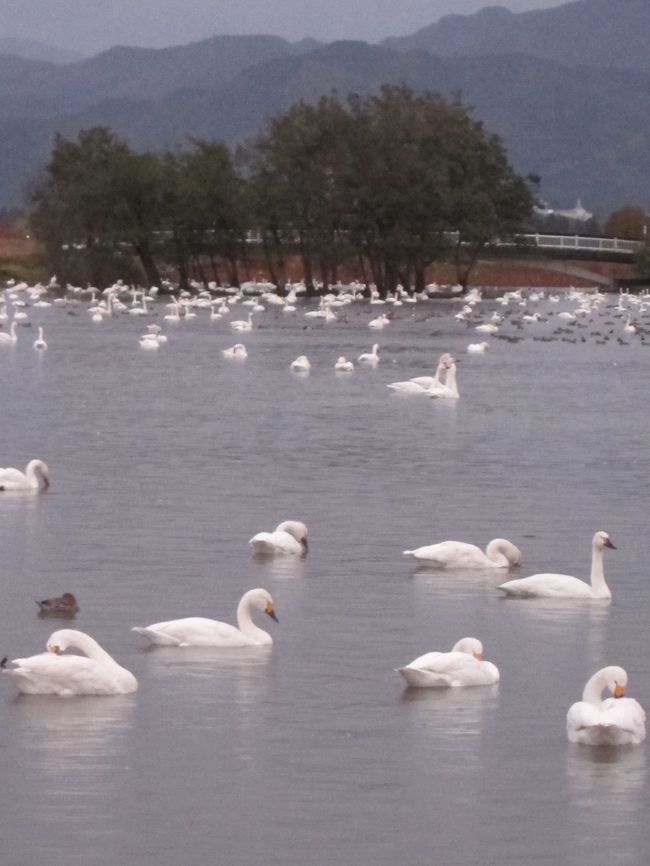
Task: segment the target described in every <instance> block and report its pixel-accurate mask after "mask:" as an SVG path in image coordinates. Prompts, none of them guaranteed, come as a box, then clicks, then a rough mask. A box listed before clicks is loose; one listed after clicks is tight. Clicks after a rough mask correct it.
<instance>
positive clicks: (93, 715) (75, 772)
mask: <svg viewBox="0 0 650 866" xmlns="http://www.w3.org/2000/svg"><path fill="white" fill-rule="evenodd" d="M135 706H136V697H135V696H132V695H125V696H115V697H92V698H57V697H51V696H32V695H29V696H27V695H21V696H19V697H16V698H15V699H14V700H13V701H12V703H11V707H10V712H9V717H8V721H7V723H8V725H9V727H10V728H11V730H12V734H13V736H12V740H13V747H14V749H16V751H17V754H19V755H22V758H21V760H22V761H26V762H28V766H29V768H30V773H36V775H37V777H38V778H39V779H40V785H39V789H38V798H37V800H36V801H35V802H37V803H38V808H39V809H40V810H41V814H42V816H43V817H44V818H45V819H46V820H51V821H53V822H55V823H58V822H60V821H66V822H73V825H74V823H76V822H85V821H86V820H87V819H88V818H91V819H92V820H93V826H94V831H93V832H94V833H95V834H96V835H106V834H108V832H109V830H108V828H106V827H101V826H95V823H94V819H96V818H97V817H98V814H101V809H102V805H101V804H102V803H104V802H107V801H109V800H110V799H111V798H112V797H114V796H115V785H116V776H117V775H119V773H120V771H121V769H122V764H123V759H122V760H121V761H120V760H118V761H117V763H116V754H119V753H120V752H121V751H122V750H123V749H124V747H125V742H126V739H127V736H128V734H129V732H130V730H131V729H132V728H133V725H134V714H135ZM100 823H101V822H100ZM87 829H88V828H87V827H86V830H87Z"/></svg>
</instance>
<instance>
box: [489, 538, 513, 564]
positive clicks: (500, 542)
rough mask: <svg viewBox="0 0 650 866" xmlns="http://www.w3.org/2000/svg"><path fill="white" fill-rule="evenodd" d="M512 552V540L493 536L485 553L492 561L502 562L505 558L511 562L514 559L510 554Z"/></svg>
mask: <svg viewBox="0 0 650 866" xmlns="http://www.w3.org/2000/svg"><path fill="white" fill-rule="evenodd" d="M510 552H511V549H510V542H508V541H506V540H505V539H502V538H493V539H492V541H491V542H490V543H489V544H488V546H487V547H486V548H485V555H486V556H487V558H488V559H491V560H492V562H501V561H502V560H503V559H505V560H506V562H508V563H510V562H511V561H512V560H511V558H510V556H509V554H510Z"/></svg>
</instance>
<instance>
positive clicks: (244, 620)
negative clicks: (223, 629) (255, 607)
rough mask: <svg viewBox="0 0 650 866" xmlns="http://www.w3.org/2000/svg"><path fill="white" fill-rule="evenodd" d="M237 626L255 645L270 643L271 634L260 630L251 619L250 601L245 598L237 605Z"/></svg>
mask: <svg viewBox="0 0 650 866" xmlns="http://www.w3.org/2000/svg"><path fill="white" fill-rule="evenodd" d="M237 625H238V627H239V631H240V632H241V633H242V634H244V635H246V637H247V638H250V640H251V641H253V642H254V643H263V642H265V641H268V639H269V634H268V632H266V631H264V629H262V628H259V626H256V625H255V623H254V622H253V619H252V617H251V604H250V599H249V598H246V596H244V597H243V598H242V599H241V601H240V602H239V604H238V605H237Z"/></svg>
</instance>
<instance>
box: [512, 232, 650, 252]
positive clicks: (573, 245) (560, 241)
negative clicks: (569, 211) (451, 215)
mask: <svg viewBox="0 0 650 866" xmlns="http://www.w3.org/2000/svg"><path fill="white" fill-rule="evenodd" d="M519 238H520V239H521V240H522V241H524V242H525V243H526V244H527V245H529V246H535V247H539V248H540V249H552V250H588V251H591V252H606V253H621V254H623V255H634V254H635V253H637V252H638V251H639V250H640V249H641V247H642V246H643V242H642V241H628V240H622V239H621V238H587V237H582V236H580V235H542V234H528V235H519ZM497 245H498V246H500V245H501V243H500V242H497Z"/></svg>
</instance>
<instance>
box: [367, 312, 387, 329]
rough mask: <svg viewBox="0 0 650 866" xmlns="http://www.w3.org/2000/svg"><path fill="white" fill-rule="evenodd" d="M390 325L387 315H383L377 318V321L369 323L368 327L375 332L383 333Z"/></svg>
mask: <svg viewBox="0 0 650 866" xmlns="http://www.w3.org/2000/svg"><path fill="white" fill-rule="evenodd" d="M389 323H390V319H389V318H388V316H387V315H386V314H385V313H382V314H381V316H377V317H376V318H375V319H371V320H370V321H369V322H368V327H369V328H372V329H373V330H375V331H382V330H383V329H384V328H385V327H386V325H388V324H389Z"/></svg>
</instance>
